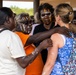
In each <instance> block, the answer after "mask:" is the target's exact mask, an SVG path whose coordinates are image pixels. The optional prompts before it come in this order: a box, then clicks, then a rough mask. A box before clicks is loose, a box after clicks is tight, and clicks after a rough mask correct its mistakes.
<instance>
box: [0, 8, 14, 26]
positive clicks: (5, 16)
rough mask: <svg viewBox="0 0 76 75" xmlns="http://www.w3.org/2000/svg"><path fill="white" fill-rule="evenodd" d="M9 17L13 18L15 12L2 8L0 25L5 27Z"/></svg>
mask: <svg viewBox="0 0 76 75" xmlns="http://www.w3.org/2000/svg"><path fill="white" fill-rule="evenodd" d="M9 17H13V12H12V10H11V9H10V8H7V7H1V8H0V25H3V24H4V22H5V21H7V20H8V18H9Z"/></svg>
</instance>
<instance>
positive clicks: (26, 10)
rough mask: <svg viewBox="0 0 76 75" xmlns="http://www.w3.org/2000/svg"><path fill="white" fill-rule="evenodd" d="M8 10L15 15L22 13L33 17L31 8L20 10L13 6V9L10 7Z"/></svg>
mask: <svg viewBox="0 0 76 75" xmlns="http://www.w3.org/2000/svg"><path fill="white" fill-rule="evenodd" d="M10 8H11V9H12V11H13V12H14V13H16V14H20V13H22V12H24V13H28V14H29V15H30V16H31V15H33V9H32V8H31V9H26V8H25V9H22V8H19V7H16V6H14V7H13V6H11V7H10Z"/></svg>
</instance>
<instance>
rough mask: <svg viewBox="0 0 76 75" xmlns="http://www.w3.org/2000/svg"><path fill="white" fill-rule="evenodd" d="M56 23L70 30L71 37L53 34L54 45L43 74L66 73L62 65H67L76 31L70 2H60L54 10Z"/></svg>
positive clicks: (62, 74) (61, 74) (50, 50)
mask: <svg viewBox="0 0 76 75" xmlns="http://www.w3.org/2000/svg"><path fill="white" fill-rule="evenodd" d="M54 15H55V19H56V23H57V24H58V25H60V27H65V28H67V30H68V29H69V31H70V33H69V34H70V37H69V36H67V37H66V36H65V35H63V34H59V33H55V34H53V35H52V36H51V39H52V41H53V47H51V48H49V49H48V56H47V61H46V64H45V66H44V68H43V72H42V75H64V73H63V70H62V66H64V65H66V63H67V61H68V59H69V56H70V53H71V50H72V44H73V38H72V36H71V35H72V34H73V33H76V26H75V25H73V24H72V23H71V21H72V20H73V17H74V12H73V9H72V7H71V6H70V5H69V4H66V3H62V4H59V5H58V6H57V7H56V8H55V11H54ZM64 33H65V31H64Z"/></svg>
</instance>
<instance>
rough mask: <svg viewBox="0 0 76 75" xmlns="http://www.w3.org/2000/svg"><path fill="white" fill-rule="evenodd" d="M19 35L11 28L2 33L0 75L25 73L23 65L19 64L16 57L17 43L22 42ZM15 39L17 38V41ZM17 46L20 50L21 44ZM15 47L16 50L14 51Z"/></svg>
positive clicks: (0, 34)
mask: <svg viewBox="0 0 76 75" xmlns="http://www.w3.org/2000/svg"><path fill="white" fill-rule="evenodd" d="M17 37H18V36H17V35H16V34H14V33H13V32H11V31H9V30H4V31H2V32H1V33H0V41H1V43H0V45H1V46H0V50H1V51H0V70H1V71H0V75H6V74H7V75H12V74H15V75H21V74H23V71H24V70H23V69H22V68H21V66H19V64H18V62H17V61H16V60H15V57H17V54H18V53H17V54H16V55H15V53H16V50H15V49H16V44H17V43H19V42H20V41H19V40H20V39H19V37H18V38H17ZM16 38H17V39H16ZM13 40H15V42H13ZM18 41H19V42H18ZM12 44H13V45H12ZM17 47H18V48H17V49H18V50H19V48H20V46H18V45H17ZM13 49H14V50H15V51H13ZM19 51H20V50H19ZM20 54H21V53H20ZM24 55H25V54H24Z"/></svg>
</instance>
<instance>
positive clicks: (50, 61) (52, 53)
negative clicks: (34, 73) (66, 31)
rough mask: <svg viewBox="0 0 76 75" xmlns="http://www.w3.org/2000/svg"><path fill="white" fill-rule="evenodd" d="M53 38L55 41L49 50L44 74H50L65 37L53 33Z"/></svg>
mask: <svg viewBox="0 0 76 75" xmlns="http://www.w3.org/2000/svg"><path fill="white" fill-rule="evenodd" d="M51 39H52V41H53V47H50V48H49V50H48V56H47V61H46V64H45V66H44V68H43V72H42V75H49V74H50V73H51V71H52V69H53V67H54V64H55V61H56V58H57V54H58V48H60V47H62V46H63V42H62V41H63V39H62V38H61V36H60V34H58V33H56V34H53V35H52V36H51Z"/></svg>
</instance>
